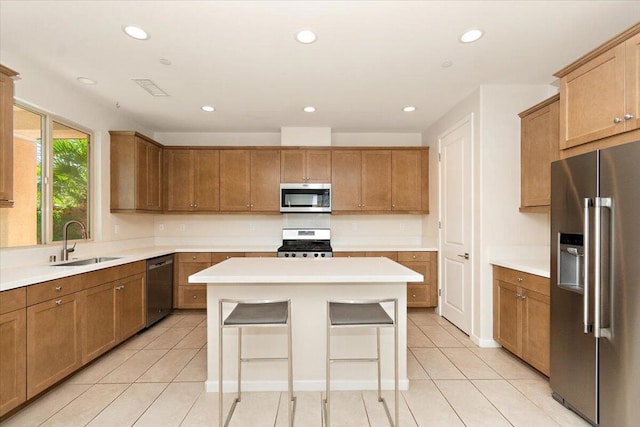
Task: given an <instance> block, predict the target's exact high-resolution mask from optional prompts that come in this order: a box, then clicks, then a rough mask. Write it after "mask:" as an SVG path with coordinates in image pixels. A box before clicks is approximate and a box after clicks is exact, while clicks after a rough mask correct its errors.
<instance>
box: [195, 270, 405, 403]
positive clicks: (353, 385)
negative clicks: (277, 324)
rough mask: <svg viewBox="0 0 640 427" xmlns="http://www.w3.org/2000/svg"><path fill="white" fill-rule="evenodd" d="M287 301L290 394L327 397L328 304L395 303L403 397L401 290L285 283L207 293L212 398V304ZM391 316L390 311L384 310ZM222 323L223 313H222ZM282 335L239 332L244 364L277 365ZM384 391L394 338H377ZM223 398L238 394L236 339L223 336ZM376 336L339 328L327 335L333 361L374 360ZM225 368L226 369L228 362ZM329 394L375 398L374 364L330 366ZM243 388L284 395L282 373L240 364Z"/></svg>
mask: <svg viewBox="0 0 640 427" xmlns="http://www.w3.org/2000/svg"><path fill="white" fill-rule="evenodd" d="M220 298H229V299H284V298H289V299H291V321H292V340H293V378H294V391H298V390H300V391H322V390H324V389H325V355H326V336H325V335H326V332H325V331H326V318H327V317H326V310H327V300H329V299H341V300H348V299H354V300H356V299H357V300H362V299H371V298H397V299H398V335H399V342H398V344H399V349H398V358H399V378H400V389H401V390H407V389H408V387H409V380H408V379H407V364H406V360H407V353H406V345H407V342H406V336H407V333H406V331H407V324H406V319H407V311H406V284H405V283H305V284H296V283H284V284H272V283H269V284H238V283H233V284H215V283H214V284H211V283H210V284H208V285H207V377H208V380H207V381H206V383H205V389H206V391H208V392H217V391H218V329H219V328H218V319H219V317H218V300H219V299H220ZM384 308H385V310H387V312H388V313H389V314H390V315H391V316H392V315H393V312H392V305H391V304H389V305H388V306H386V305H385V306H384ZM230 309H231V307H230V308H229V311H230ZM224 314H225V315H226V314H227V313H224ZM278 329H281V328H269V327H264V328H259V329H254V330H251V331H244V332H243V342H242V346H243V355H244V356H246V357H255V355H260V357H281V356H283V350H282V349H286V333H284V332H282V331H281V330H278ZM380 335H381V356H380V357H381V365H382V366H381V369H382V388H383V389H384V390H393V385H394V370H393V351H394V345H393V330H392V329H386V330H385V329H383V330H381V334H380ZM224 340H225V341H224V346H225V356H224V357H225V365H224V378H225V379H224V384H223V386H224V391H225V392H234V391H236V383H235V378H236V376H237V362H236V360H237V355H236V352H237V335H236V333H235V331H232V330H229V331H225V334H224ZM375 351H376V334H375V328H370V329H369V328H367V329H363V328H353V329H351V328H345V329H341V330H336V331H332V353H333V354H332V357H375ZM227 361H228V362H227ZM331 371H332V372H331V374H332V381H331V388H332V389H333V390H376V389H377V381H376V364H375V363H357V364H354V363H349V362H336V363H334V364H333V365H332V367H331ZM242 376H243V382H242V388H243V390H246V391H286V390H287V381H286V366H283V364H282V363H278V362H276V361H267V362H256V363H247V364H244V366H243V368H242Z"/></svg>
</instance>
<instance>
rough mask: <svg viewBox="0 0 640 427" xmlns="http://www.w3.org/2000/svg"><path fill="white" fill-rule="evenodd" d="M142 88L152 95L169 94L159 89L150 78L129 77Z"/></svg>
mask: <svg viewBox="0 0 640 427" xmlns="http://www.w3.org/2000/svg"><path fill="white" fill-rule="evenodd" d="M131 80H133V81H134V82H135V83H136V84H137V85H138V86H140V87H141V88H142V89H144V90H146V91H147V92H149V93H150V94H151V95H153V96H169V94H168V93H167V92H165V91H164V90H162V89H160V88H159V87H158V85H157V84H155V83H154V82H153V80H151V79H131Z"/></svg>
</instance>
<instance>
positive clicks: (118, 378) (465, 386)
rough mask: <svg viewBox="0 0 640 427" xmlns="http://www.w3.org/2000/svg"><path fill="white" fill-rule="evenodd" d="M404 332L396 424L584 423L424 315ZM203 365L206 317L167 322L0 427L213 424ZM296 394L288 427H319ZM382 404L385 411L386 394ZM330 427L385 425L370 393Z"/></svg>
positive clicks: (275, 419)
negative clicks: (405, 383) (406, 386)
mask: <svg viewBox="0 0 640 427" xmlns="http://www.w3.org/2000/svg"><path fill="white" fill-rule="evenodd" d="M407 332H408V347H409V348H408V355H407V357H408V366H407V369H408V375H409V379H410V380H411V385H410V390H408V391H406V392H402V394H401V408H400V424H401V425H402V426H447V427H449V426H491V427H497V426H535V427H543V426H587V425H588V424H587V423H586V422H584V421H583V420H581V419H580V418H578V417H577V416H576V415H575V414H573V413H572V412H571V411H569V410H567V409H565V408H563V407H562V406H561V405H560V404H558V403H557V402H555V401H554V400H553V399H552V398H551V389H550V388H549V382H548V380H547V379H546V378H545V377H544V376H542V375H540V374H539V373H538V372H537V371H535V370H533V369H532V368H530V367H529V366H528V365H526V364H524V363H522V362H521V361H520V360H519V359H517V358H515V357H513V356H512V355H511V354H510V353H508V352H506V351H504V350H502V349H494V348H478V347H477V346H476V345H475V344H473V343H472V342H471V340H469V338H468V337H467V336H466V335H465V334H464V333H462V332H461V331H460V330H458V329H457V328H456V327H455V326H453V325H452V324H450V323H449V322H448V321H446V320H445V319H443V318H441V317H439V316H438V315H436V314H435V313H434V312H433V310H427V309H411V310H409V322H408V331H407ZM206 365H207V361H206V320H205V314H203V313H180V314H173V315H171V316H169V317H168V318H166V319H164V320H162V321H161V322H160V323H158V324H157V325H156V326H154V327H152V328H151V329H149V330H148V331H145V332H143V333H141V334H139V335H137V336H135V337H133V338H131V339H130V340H128V341H127V342H125V343H124V344H122V345H120V346H119V347H118V348H116V349H114V350H112V351H111V352H110V353H108V354H107V355H105V356H103V357H102V358H100V359H98V360H97V361H95V362H94V363H92V364H91V365H90V366H88V367H86V368H85V369H83V370H82V371H80V372H79V373H77V374H76V375H74V376H73V377H71V378H69V379H68V380H67V381H65V382H64V383H62V384H60V385H59V386H57V387H55V388H54V389H53V390H51V391H50V392H48V393H46V394H45V395H43V396H42V397H41V398H39V399H38V400H36V401H35V402H33V403H32V404H30V405H29V406H27V407H26V408H24V409H23V410H21V411H20V412H18V413H17V414H15V415H14V416H13V417H11V418H9V419H7V420H6V421H4V422H3V423H2V425H3V426H6V427H13V426H20V427H23V426H40V425H43V426H65V427H68V426H85V425H88V426H110V427H112V426H132V425H135V426H154V427H160V426H215V425H217V419H218V418H217V411H218V399H217V394H216V393H206V392H204V385H203V382H204V381H205V379H206ZM296 394H297V396H298V405H297V409H296V419H295V423H296V426H304V427H307V426H321V425H322V416H321V401H322V394H321V393H320V392H298V393H296ZM227 397H228V399H227ZM227 397H225V407H226V408H228V405H230V402H231V395H229V396H227ZM388 402H389V404H390V405H391V410H393V408H392V406H393V398H392V396H391V395H389V396H388ZM226 408H225V409H226ZM286 408H287V401H286V393H279V392H271V393H264V392H263V393H257V392H255V393H245V394H243V401H242V403H241V404H239V405H238V407H237V409H236V412H235V414H234V416H233V419H232V422H231V425H233V426H247V427H259V426H274V425H275V426H286V425H287V416H286V414H287V409H286ZM331 419H332V425H333V426H336V427H338V426H349V427H356V426H366V427H369V426H374V427H377V426H387V425H388V421H387V418H386V415H385V412H384V409H383V407H382V405H381V404H379V403H378V402H377V399H376V393H375V392H371V391H363V392H339V391H337V392H335V395H333V399H332V417H331Z"/></svg>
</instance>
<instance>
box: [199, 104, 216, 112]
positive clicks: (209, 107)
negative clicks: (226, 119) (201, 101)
mask: <svg viewBox="0 0 640 427" xmlns="http://www.w3.org/2000/svg"><path fill="white" fill-rule="evenodd" d="M200 108H202V111H206V112H207V113H212V112H214V111H216V109H215V108H214V107H212V106H211V105H203V106H202V107H200Z"/></svg>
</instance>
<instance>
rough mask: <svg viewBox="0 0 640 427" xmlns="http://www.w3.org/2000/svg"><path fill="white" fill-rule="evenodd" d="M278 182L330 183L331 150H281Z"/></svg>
mask: <svg viewBox="0 0 640 427" xmlns="http://www.w3.org/2000/svg"><path fill="white" fill-rule="evenodd" d="M281 159H282V160H281V166H280V182H292V183H299V182H331V150H328V149H317V150H302V149H290V150H282V153H281Z"/></svg>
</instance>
